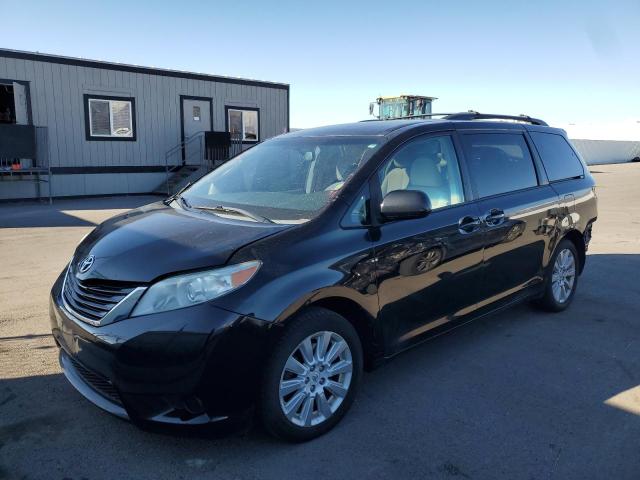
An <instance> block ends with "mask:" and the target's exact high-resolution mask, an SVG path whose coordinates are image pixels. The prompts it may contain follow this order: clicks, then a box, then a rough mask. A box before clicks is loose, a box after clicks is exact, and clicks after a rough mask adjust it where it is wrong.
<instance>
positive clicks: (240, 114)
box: [227, 107, 260, 142]
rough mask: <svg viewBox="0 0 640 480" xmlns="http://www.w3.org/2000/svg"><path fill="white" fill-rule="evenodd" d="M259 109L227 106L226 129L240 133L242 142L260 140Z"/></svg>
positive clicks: (233, 132)
mask: <svg viewBox="0 0 640 480" xmlns="http://www.w3.org/2000/svg"><path fill="white" fill-rule="evenodd" d="M259 117H260V110H259V109H257V108H236V107H227V130H228V131H229V132H231V133H232V134H238V135H240V138H241V139H242V141H243V142H258V141H260V118H259Z"/></svg>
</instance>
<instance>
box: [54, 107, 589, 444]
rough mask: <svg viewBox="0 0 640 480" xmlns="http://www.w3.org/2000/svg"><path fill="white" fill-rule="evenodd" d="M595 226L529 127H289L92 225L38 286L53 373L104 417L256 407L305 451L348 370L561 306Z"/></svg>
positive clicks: (438, 123) (575, 187) (559, 135)
mask: <svg viewBox="0 0 640 480" xmlns="http://www.w3.org/2000/svg"><path fill="white" fill-rule="evenodd" d="M504 120H513V121H504ZM596 216H597V211H596V194H595V187H594V181H593V178H592V177H591V175H590V173H589V171H588V169H587V167H586V165H585V164H584V162H583V161H582V160H581V159H580V157H579V155H578V154H577V153H576V151H575V150H574V148H573V147H572V146H571V144H570V143H569V141H568V140H567V137H566V134H565V132H564V131H562V130H558V129H554V128H550V127H548V126H547V125H546V124H545V123H544V122H542V121H541V120H536V119H533V118H530V117H506V116H500V115H482V114H477V113H466V114H455V115H451V116H448V117H445V118H443V119H441V120H391V121H369V122H360V123H354V124H346V125H337V126H329V127H322V128H314V129H309V130H302V131H298V132H295V133H289V134H286V135H282V136H279V137H277V138H274V139H272V140H268V141H265V142H264V143H262V144H259V145H257V146H255V147H253V148H251V149H249V150H247V151H246V152H244V153H243V154H241V155H239V156H237V157H235V158H234V159H232V160H230V161H228V162H227V163H226V164H224V165H223V166H221V167H219V168H218V169H216V170H214V171H213V172H212V173H210V174H208V175H206V176H205V177H203V178H202V179H201V180H199V181H198V182H196V183H195V184H194V185H192V186H190V187H189V188H187V189H185V190H184V191H182V192H181V193H180V194H177V195H174V196H172V197H170V198H169V199H167V200H165V201H163V202H158V203H154V204H151V205H147V206H145V207H142V208H138V209H135V210H132V211H130V212H128V213H125V214H122V215H118V216H116V217H114V218H112V219H110V220H108V221H106V222H104V223H103V224H101V225H100V226H98V227H97V228H96V229H95V230H93V231H92V232H91V233H90V234H89V235H88V236H87V237H86V238H85V239H84V240H83V241H82V242H81V243H80V245H79V246H78V247H77V249H76V251H75V254H74V256H73V258H72V260H71V262H70V263H69V265H68V267H67V268H66V269H65V271H64V272H62V274H61V275H60V277H59V278H58V280H57V281H56V283H55V285H54V286H53V289H52V292H51V301H50V314H51V324H52V328H53V335H54V337H55V340H56V343H57V344H58V346H59V347H60V363H61V366H62V369H63V371H64V373H65V375H66V377H67V378H68V380H69V381H70V382H71V383H72V384H73V386H74V387H75V388H76V389H77V390H78V391H80V393H82V394H83V395H84V396H85V397H87V398H88V399H89V400H90V401H92V402H93V403H95V404H96V405H98V406H99V407H101V408H103V409H105V410H107V411H109V412H111V413H113V414H115V415H118V416H120V417H123V418H128V419H130V420H132V421H134V422H140V423H146V422H164V423H172V424H201V423H208V422H214V421H219V420H223V419H226V418H229V417H237V416H240V415H243V414H246V413H247V412H251V411H254V409H255V412H256V413H257V414H258V415H259V417H260V418H261V420H262V422H263V424H264V425H265V427H266V428H267V430H269V431H270V432H271V433H273V434H275V435H277V436H278V437H280V438H284V439H288V440H293V441H300V440H307V439H311V438H314V437H316V436H318V435H321V434H322V433H324V432H326V431H328V430H329V429H331V428H332V427H333V426H334V425H336V424H337V423H338V422H339V421H340V419H341V418H342V416H343V415H344V414H345V413H346V411H347V410H348V409H349V407H350V405H351V404H352V402H353V400H354V398H355V395H356V390H357V387H358V384H359V383H360V380H361V377H362V372H363V369H368V368H372V367H374V366H376V365H378V364H379V363H381V362H382V361H384V360H385V359H388V358H390V357H392V356H394V355H395V354H397V353H398V352H401V351H403V350H405V349H407V348H409V347H410V346H412V345H415V344H417V343H419V342H421V341H423V340H425V339H427V338H429V337H432V336H434V335H438V334H440V333H442V332H443V331H445V330H448V329H451V328H453V327H455V326H457V325H459V324H460V323H464V322H467V321H469V320H471V319H473V318H477V317H478V316H481V315H485V314H486V313H488V312H491V311H495V310H498V309H501V308H503V307H505V306H507V305H511V304H514V303H516V302H520V301H523V300H533V301H534V302H536V303H537V304H538V305H539V306H541V307H543V308H544V309H546V310H550V311H560V310H563V309H565V308H567V306H568V305H569V304H570V303H571V301H572V299H573V296H574V294H575V291H576V287H577V284H578V277H579V275H580V273H581V272H582V269H583V268H584V265H585V258H586V257H585V252H586V250H587V246H588V244H589V239H590V237H591V227H592V224H593V222H594V221H595V220H596Z"/></svg>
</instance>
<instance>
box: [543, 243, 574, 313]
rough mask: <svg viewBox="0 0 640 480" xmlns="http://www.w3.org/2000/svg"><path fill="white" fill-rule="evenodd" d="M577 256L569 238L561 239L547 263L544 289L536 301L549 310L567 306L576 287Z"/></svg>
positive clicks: (559, 310)
mask: <svg viewBox="0 0 640 480" xmlns="http://www.w3.org/2000/svg"><path fill="white" fill-rule="evenodd" d="M579 258H580V257H579V256H578V252H577V250H576V247H575V245H574V244H573V242H571V241H570V240H566V239H565V240H562V241H561V242H560V243H559V244H558V247H557V248H556V251H555V253H554V255H553V258H552V259H551V262H550V263H549V267H548V268H547V273H546V278H545V284H546V285H545V291H544V295H543V297H542V298H540V299H539V300H538V301H537V302H536V303H537V305H538V306H540V307H541V308H543V309H545V310H548V311H551V312H561V311H562V310H564V309H565V308H567V307H568V306H569V305H570V304H571V301H572V300H573V296H574V294H575V292H576V288H577V287H578V271H579V263H578V262H579V261H580V260H579Z"/></svg>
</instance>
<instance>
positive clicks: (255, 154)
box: [182, 137, 383, 223]
mask: <svg viewBox="0 0 640 480" xmlns="http://www.w3.org/2000/svg"><path fill="white" fill-rule="evenodd" d="M382 142H383V139H382V138H381V137H294V138H287V137H284V138H279V139H274V140H270V141H268V142H265V143H262V144H260V145H256V146H255V147H253V148H251V149H250V150H248V151H246V152H244V153H243V154H241V155H239V156H237V157H235V158H234V159H232V160H230V161H229V162H227V163H226V164H224V165H222V166H220V167H218V168H217V169H216V170H214V171H213V172H211V173H210V174H208V175H206V176H205V177H203V178H202V179H200V180H199V181H198V182H197V183H196V184H195V185H193V186H192V187H191V188H189V189H188V190H187V191H186V192H185V193H183V194H182V196H183V197H184V198H185V199H186V200H187V203H188V204H189V205H190V206H191V208H199V207H200V208H202V207H207V208H209V209H211V208H213V207H218V206H222V207H225V208H226V209H233V208H238V209H243V210H245V211H246V212H250V213H253V214H255V215H259V216H261V217H264V218H266V219H269V220H271V221H273V222H277V223H302V222H304V221H307V220H310V219H311V218H313V217H314V216H316V215H317V214H318V213H319V212H320V211H321V210H322V209H323V208H324V207H325V206H326V205H327V204H328V203H329V202H331V201H332V200H333V199H334V198H335V197H336V194H337V192H338V191H339V190H340V189H341V188H342V187H343V186H344V185H345V183H346V182H347V181H348V180H349V178H350V177H351V176H352V175H353V174H354V173H355V171H356V170H357V169H358V168H359V166H360V165H363V164H364V162H366V161H367V160H368V159H369V158H370V157H371V155H373V153H374V152H375V151H377V150H378V148H379V147H380V145H381V144H382ZM214 211H216V210H214ZM226 213H227V214H230V215H233V213H234V212H232V211H231V210H227V211H226Z"/></svg>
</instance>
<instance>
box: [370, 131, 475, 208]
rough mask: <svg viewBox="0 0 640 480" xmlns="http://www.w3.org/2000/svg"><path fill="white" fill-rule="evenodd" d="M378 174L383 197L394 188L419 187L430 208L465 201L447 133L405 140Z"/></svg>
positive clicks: (458, 171)
mask: <svg viewBox="0 0 640 480" xmlns="http://www.w3.org/2000/svg"><path fill="white" fill-rule="evenodd" d="M378 177H379V179H380V187H381V190H382V197H383V198H384V196H385V195H386V194H387V193H389V192H392V191H394V190H421V191H423V192H425V193H426V194H427V195H428V197H429V200H430V201H431V208H433V209H436V208H442V207H447V206H449V205H456V204H458V203H462V202H463V201H464V191H463V188H462V180H461V177H460V167H459V165H458V157H457V156H456V152H455V149H454V148H453V142H452V140H451V137H450V136H448V135H445V136H439V137H423V138H418V139H416V140H411V141H410V142H408V143H406V144H405V145H403V146H402V147H400V148H399V149H398V150H396V152H395V153H394V154H393V155H392V157H391V158H390V159H389V160H388V161H387V162H386V163H385V164H384V165H383V167H382V168H381V169H380V171H379V172H378Z"/></svg>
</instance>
